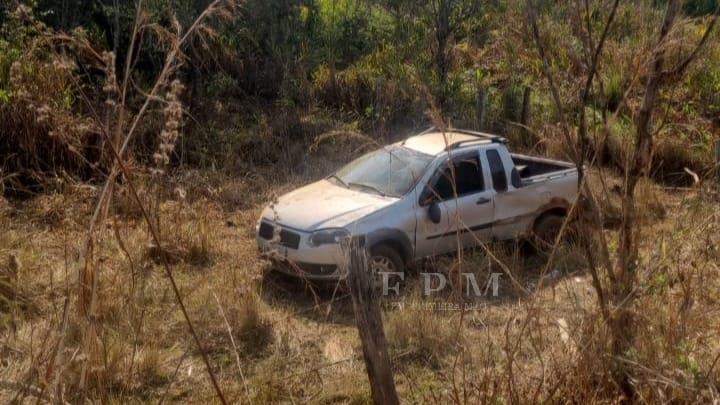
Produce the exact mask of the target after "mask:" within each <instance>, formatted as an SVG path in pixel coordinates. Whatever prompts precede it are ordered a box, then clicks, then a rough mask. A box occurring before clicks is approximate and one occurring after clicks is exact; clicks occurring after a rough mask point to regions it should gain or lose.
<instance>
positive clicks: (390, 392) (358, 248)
mask: <svg viewBox="0 0 720 405" xmlns="http://www.w3.org/2000/svg"><path fill="white" fill-rule="evenodd" d="M340 247H341V249H342V251H343V255H344V259H345V260H344V262H343V264H344V266H345V270H346V271H347V272H348V277H347V283H348V286H349V287H350V296H351V297H352V303H353V311H354V312H355V323H356V325H357V328H358V332H360V341H361V342H362V348H363V357H364V358H365V368H366V370H367V373H368V378H369V379H370V389H371V392H372V398H373V402H374V403H375V404H383V405H385V404H389V405H395V404H399V403H400V401H399V400H398V395H397V391H396V390H395V380H394V378H393V373H392V365H391V363H390V356H389V355H388V350H387V341H386V340H385V331H384V330H383V323H382V317H381V315H380V304H379V302H378V298H377V296H376V294H375V290H374V288H373V286H372V283H371V282H370V277H369V271H368V252H367V248H366V246H365V238H364V237H357V236H354V237H351V238H345V239H343V240H342V241H341V242H340Z"/></svg>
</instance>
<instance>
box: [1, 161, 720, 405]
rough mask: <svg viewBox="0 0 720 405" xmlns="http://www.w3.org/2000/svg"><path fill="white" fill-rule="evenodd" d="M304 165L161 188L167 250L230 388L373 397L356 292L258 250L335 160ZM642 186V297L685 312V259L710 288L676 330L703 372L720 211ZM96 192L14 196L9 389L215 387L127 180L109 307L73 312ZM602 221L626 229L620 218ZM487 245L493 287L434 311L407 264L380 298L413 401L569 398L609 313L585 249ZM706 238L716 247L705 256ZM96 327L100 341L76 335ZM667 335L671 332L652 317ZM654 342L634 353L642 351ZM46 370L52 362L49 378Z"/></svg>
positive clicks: (119, 202) (477, 268) (164, 393)
mask: <svg viewBox="0 0 720 405" xmlns="http://www.w3.org/2000/svg"><path fill="white" fill-rule="evenodd" d="M309 172H310V174H303V175H302V176H293V175H286V176H284V177H282V178H280V177H277V178H272V176H271V175H269V176H268V177H260V176H251V175H247V176H242V177H238V178H230V177H226V176H224V175H219V174H216V173H205V172H203V173H197V172H192V173H187V174H185V175H183V176H182V177H179V178H176V179H174V180H173V182H172V184H168V185H167V186H166V187H164V190H165V191H164V192H165V194H164V196H165V197H163V201H162V203H161V204H160V206H159V209H158V210H156V212H160V215H159V218H160V223H161V229H162V238H163V240H164V241H166V243H167V244H168V246H169V247H168V249H167V252H165V253H164V254H167V255H168V257H169V258H170V259H171V262H172V263H173V266H172V269H173V272H174V274H175V277H176V279H177V281H178V284H179V288H180V292H181V295H182V297H183V299H184V301H185V304H186V306H187V308H188V311H189V315H190V318H191V319H192V321H193V323H194V325H195V327H196V329H197V330H198V332H199V335H200V339H201V341H202V343H203V345H204V346H205V349H206V350H207V351H208V353H209V354H210V361H211V363H212V366H213V370H214V372H215V373H216V375H217V377H218V379H219V382H220V386H221V388H222V389H223V391H224V392H225V395H226V396H227V398H228V400H230V401H231V402H234V403H248V402H252V403H265V402H272V401H282V402H288V403H290V402H292V403H297V402H312V403H368V402H370V397H369V387H368V383H367V376H366V374H365V369H364V363H363V361H362V352H361V349H360V345H359V340H358V334H357V330H356V329H355V326H354V321H353V314H352V306H351V302H350V300H349V297H348V295H347V293H346V292H345V291H344V290H343V289H342V288H341V289H338V290H334V289H333V288H317V287H310V286H307V285H305V284H303V283H301V282H298V281H296V280H292V279H288V278H286V277H281V276H277V275H275V274H273V273H268V272H267V269H268V268H267V265H266V263H264V262H263V261H261V260H260V259H259V258H258V256H257V253H256V245H255V240H254V238H255V224H256V221H257V218H258V215H259V212H260V209H261V208H262V206H263V205H264V204H265V203H267V202H268V201H270V200H271V199H272V196H273V195H277V194H279V193H282V192H285V191H287V190H289V189H292V188H293V187H295V186H298V185H300V184H303V183H306V182H308V181H310V179H312V178H317V177H318V176H319V174H320V173H322V172H323V169H322V168H317V169H315V170H314V171H313V170H310V171H309ZM269 184H280V185H279V186H278V185H276V186H269ZM597 187H600V186H597ZM143 190H145V191H144V194H143V195H144V196H145V197H147V198H150V196H152V193H151V192H150V191H149V190H150V188H149V187H148V188H144V189H143ZM643 190H645V191H644V193H646V194H645V196H644V197H643V201H644V204H645V205H646V207H645V209H644V212H645V215H644V217H646V227H645V231H644V234H643V235H644V240H645V241H646V242H645V244H644V245H645V246H644V248H643V257H644V260H646V261H648V262H652V263H660V264H661V265H662V266H665V268H664V270H663V268H652V269H651V270H649V272H650V273H648V275H646V277H645V278H644V279H646V280H648V281H646V282H644V285H645V287H644V288H646V291H650V293H648V294H655V295H656V296H653V297H652V300H649V301H647V302H646V301H643V302H645V304H643V305H648V309H649V310H653V311H656V312H655V315H657V319H655V320H653V321H652V322H653V323H657V324H658V325H659V327H660V328H662V325H663V324H666V323H665V321H667V320H668V319H670V321H672V319H674V318H673V317H674V316H675V315H673V314H675V312H673V311H674V305H675V302H682V300H673V299H672V298H671V297H674V296H676V295H677V294H682V291H683V290H682V289H678V288H674V287H673V286H676V285H684V284H683V282H682V280H679V279H678V273H677V272H676V269H679V268H681V267H683V266H684V268H686V269H688V270H687V271H686V272H685V273H683V274H686V276H687V277H691V278H693V280H696V282H697V283H699V284H702V285H703V288H704V292H702V293H700V294H697V295H695V296H694V298H693V300H694V306H693V309H692V310H691V313H690V312H688V313H686V318H685V319H686V321H687V325H686V327H687V328H694V327H697V333H696V334H695V335H693V338H692V340H688V341H684V342H681V343H682V344H683V345H684V346H683V347H684V348H683V349H682V351H681V352H678V355H682V356H686V357H687V363H688V366H687V368H688V369H687V370H680V372H684V373H692V372H693V371H692V370H693V368H701V365H704V364H705V363H709V362H711V361H712V356H711V354H712V353H716V352H717V346H718V339H717V332H718V322H717V319H719V318H718V316H717V315H718V313H717V309H718V306H717V304H716V303H715V302H714V300H715V299H716V298H715V297H717V292H718V289H717V282H716V280H715V278H716V277H712V278H711V277H710V276H709V275H711V274H715V275H716V274H717V270H718V268H717V262H715V263H713V262H712V261H711V260H710V258H711V257H717V255H718V254H719V253H718V252H716V250H717V238H718V234H717V232H714V231H713V230H717V229H718V228H719V227H718V223H720V210H719V209H718V205H717V203H716V202H715V201H713V200H711V199H708V198H706V197H703V196H701V195H699V194H697V193H696V192H693V191H689V192H688V191H668V190H665V189H663V188H662V187H660V186H659V185H656V184H652V183H648V184H645V185H644V186H643ZM97 192H98V190H97V189H95V188H93V187H90V186H77V187H68V188H67V189H66V190H65V191H64V192H62V193H58V194H52V195H42V196H38V197H36V198H34V199H31V200H26V201H16V202H7V201H2V205H1V206H0V228H1V229H2V233H0V259H1V260H2V263H3V264H2V266H3V267H2V269H3V273H2V274H3V277H4V278H3V281H4V284H3V287H2V288H3V290H2V297H3V300H2V304H1V305H0V314H1V316H2V318H1V319H2V341H1V342H0V345H1V346H0V351H1V352H2V356H1V357H2V362H1V364H0V381H2V385H0V397H2V398H5V399H8V400H9V399H22V398H26V399H32V398H33V397H42V392H43V391H44V390H60V391H61V392H65V397H67V398H68V400H69V401H70V402H72V398H73V392H75V390H76V388H75V387H76V384H77V381H78V379H79V375H80V374H81V373H82V370H83V369H85V370H86V372H87V373H88V375H89V377H88V380H87V381H88V382H86V387H85V389H87V390H97V391H103V392H106V393H107V392H109V393H110V395H109V397H110V398H112V399H114V400H115V401H117V402H120V403H122V402H157V401H159V400H163V401H182V402H193V403H198V402H207V401H214V392H213V390H212V387H211V385H210V382H209V380H208V377H207V374H206V371H205V368H204V364H203V363H202V361H201V357H200V355H199V352H198V349H197V348H196V346H195V344H194V343H193V341H192V339H191V337H190V335H189V333H188V330H187V327H186V324H185V322H184V320H183V318H182V316H181V314H180V311H179V309H178V305H177V302H176V301H175V299H174V296H173V295H172V292H171V289H170V285H169V282H168V279H167V277H166V276H165V275H164V273H163V271H162V268H161V266H160V265H159V264H158V263H159V261H158V258H157V257H156V256H157V254H158V252H156V251H154V250H153V248H152V247H151V246H150V238H149V236H148V233H147V230H146V226H145V225H144V223H143V221H142V220H141V217H140V215H139V213H138V211H137V209H135V208H133V205H132V203H131V201H130V200H129V199H124V198H123V194H122V193H120V194H119V197H118V198H117V199H116V201H115V204H114V207H115V214H114V215H112V216H111V220H109V221H108V222H107V223H106V224H105V229H104V230H103V233H102V235H103V236H102V238H101V243H100V244H99V245H98V246H95V248H94V252H95V255H96V260H98V261H99V263H100V264H99V268H100V270H101V271H100V275H99V279H98V296H97V314H96V316H95V317H94V318H92V319H90V320H84V319H81V318H80V316H79V315H78V313H77V310H76V309H73V308H74V302H75V301H76V300H77V281H78V272H79V269H81V268H82V266H83V263H84V259H83V252H84V251H85V242H86V238H87V236H86V233H87V224H88V221H89V217H90V215H91V213H92V209H93V208H94V201H95V196H96V195H97ZM606 210H607V212H608V213H611V212H612V210H613V206H612V201H610V200H608V201H606ZM608 215H610V214H608ZM610 216H611V215H610ZM700 226H703V227H705V228H703V229H699V230H698V229H697V228H699V227H700ZM606 232H607V236H608V238H610V239H612V238H614V237H615V236H614V235H615V231H613V230H612V229H608V230H607V231H606ZM703 238H704V239H703ZM679 240H682V241H683V244H682V245H679V244H677V243H678V241H679ZM611 246H612V244H611ZM713 246H714V247H713ZM490 249H491V252H492V253H493V255H494V256H496V257H497V258H498V259H499V260H500V261H501V262H502V263H504V264H505V265H506V266H507V268H506V270H503V269H502V268H501V266H499V265H497V264H496V263H494V262H493V261H492V260H490V259H489V258H488V256H487V255H486V254H485V253H484V252H482V251H478V252H468V253H467V254H466V255H465V257H464V260H463V264H462V266H464V267H463V269H464V271H472V272H475V273H477V274H478V275H479V278H478V279H479V280H485V279H487V276H489V274H490V273H491V272H501V273H503V275H502V276H501V278H500V291H499V295H498V297H485V298H478V299H476V300H474V301H472V302H470V303H469V304H471V305H470V306H471V308H470V309H469V310H464V311H463V310H458V309H457V308H450V309H447V308H439V307H438V304H437V303H448V302H450V303H452V302H453V299H452V297H451V296H450V295H451V293H447V292H446V293H443V294H441V295H435V296H431V297H423V296H422V294H421V293H420V286H419V282H420V277H419V276H418V275H411V276H410V277H409V278H408V282H407V283H406V284H405V285H404V286H403V291H402V294H401V296H400V297H399V298H397V299H393V300H388V301H386V302H384V303H383V307H384V318H385V330H386V334H387V336H388V341H389V344H390V349H391V356H392V358H393V363H394V367H395V378H396V384H397V387H398V391H399V393H400V395H401V397H402V398H404V399H405V400H406V401H407V402H412V403H415V402H437V401H443V402H444V401H453V402H475V401H483V400H485V401H489V400H491V399H493V398H495V399H498V398H499V399H500V400H506V401H507V400H515V399H517V400H533V399H536V400H537V399H538V398H555V399H556V400H559V399H561V398H563V397H564V395H567V392H568V390H569V389H566V388H561V387H564V386H565V385H566V384H568V381H570V380H571V379H572V378H571V376H572V374H573V373H575V372H577V369H576V368H574V367H576V366H575V365H576V364H579V363H580V364H582V361H580V360H579V359H582V358H583V356H588V353H589V352H588V350H587V347H585V346H584V345H585V344H586V343H584V342H585V339H584V336H585V334H586V333H588V331H593V330H594V331H595V332H594V333H598V332H597V328H591V326H592V324H593V322H594V321H593V319H595V320H596V321H597V319H596V318H597V317H594V315H593V314H594V313H595V312H596V308H595V296H594V291H593V289H592V285H591V278H590V276H589V275H588V274H587V273H586V271H585V258H584V255H583V254H582V252H581V251H579V250H578V249H575V248H573V247H572V246H564V247H563V248H561V250H560V252H559V254H558V260H557V262H556V263H555V264H554V265H553V266H552V267H551V268H548V269H547V273H546V274H547V277H545V278H544V279H543V280H542V282H541V281H540V279H539V274H540V272H541V271H542V269H543V268H544V266H545V263H544V260H543V259H542V258H541V257H538V256H536V255H533V254H529V253H527V252H524V251H523V250H522V249H517V248H515V247H514V246H513V244H495V245H491V246H490ZM698 249H706V250H707V249H710V251H711V252H710V253H709V254H708V256H702V255H700V254H699V253H697V250H698ZM712 249H715V252H714V253H713V251H712ZM6 261H7V265H6V264H5V262H6ZM435 266H436V267H437V268H439V269H441V270H445V271H452V269H453V268H455V266H458V264H457V262H456V261H454V260H453V259H452V258H444V259H440V260H438V261H437V262H436V263H435ZM653 272H654V273H653ZM513 279H514V280H515V281H516V282H514V281H512V280H513ZM693 288H696V287H693ZM653 289H654V290H653ZM523 290H526V291H527V293H526V292H523ZM665 304H667V305H665ZM432 305H435V307H432ZM653 305H654V306H653ZM664 305H665V306H664ZM658 308H660V309H658ZM658 311H659V312H658ZM663 311H666V312H667V313H665V312H663ZM697 322H702V323H703V325H702V328H700V327H698V324H697ZM666 325H667V324H666ZM88 328H89V329H88ZM88 330H91V333H90V335H91V336H92V337H93V338H92V339H90V343H87V341H84V340H83V339H82V336H87V335H88ZM663 333H670V332H667V331H663V330H662V329H659V330H658V334H659V335H662V334H663ZM53 342H59V343H57V344H53ZM85 345H87V346H85ZM81 347H89V348H90V349H88V350H96V351H98V352H99V353H101V356H97V358H100V359H102V361H101V362H97V363H91V364H90V363H89V362H88V360H87V358H86V357H85V356H83V355H82V354H80V353H81V350H80V348H81ZM648 347H650V346H648ZM646 355H647V356H649V355H650V354H648V353H639V354H638V356H637V358H638V361H639V362H640V361H642V360H643V359H644V357H643V356H646ZM56 364H57V365H59V364H62V365H63V367H64V369H62V370H60V372H59V373H58V372H56V371H55V370H52V368H53V367H54V365H56ZM586 364H587V365H588V367H590V366H591V364H592V363H591V362H588V363H586ZM702 368H703V369H707V367H702ZM50 370H52V371H53V373H50ZM586 371H587V372H588V374H589V375H592V370H586ZM46 375H52V376H54V377H53V378H52V379H50V380H47V379H45V378H44V376H46ZM657 378H664V377H663V376H658V377H657ZM558 396H560V397H558ZM33 400H34V399H33Z"/></svg>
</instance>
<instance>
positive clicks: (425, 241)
mask: <svg viewBox="0 0 720 405" xmlns="http://www.w3.org/2000/svg"><path fill="white" fill-rule="evenodd" d="M450 161H452V167H451V166H450ZM485 183H486V181H485V178H484V176H483V170H482V167H481V165H480V160H479V157H478V151H474V152H471V153H463V154H458V155H455V156H452V159H450V160H448V161H446V162H444V163H442V164H440V165H439V166H438V168H437V169H436V172H435V174H434V175H433V176H432V177H431V178H430V181H428V183H427V185H426V187H425V189H424V190H423V192H422V193H421V197H420V201H419V209H418V215H417V223H418V225H417V226H418V228H417V241H416V246H417V255H418V256H420V257H424V256H434V255H438V254H443V253H448V252H453V251H455V250H457V249H458V247H459V246H460V245H461V246H462V247H464V248H467V247H472V246H477V244H478V242H485V241H487V240H489V239H490V238H491V237H492V227H491V222H492V218H493V212H494V203H493V197H494V192H493V191H492V189H490V190H486V187H485ZM433 204H434V205H436V207H434V208H433V209H436V210H438V211H439V213H440V221H438V222H437V223H435V222H433V221H432V219H431V215H430V214H429V211H430V208H431V206H432V205H433Z"/></svg>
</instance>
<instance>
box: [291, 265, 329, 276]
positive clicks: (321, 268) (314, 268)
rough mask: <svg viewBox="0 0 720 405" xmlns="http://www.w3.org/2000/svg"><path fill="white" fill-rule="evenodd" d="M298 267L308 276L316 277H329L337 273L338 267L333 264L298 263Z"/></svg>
mask: <svg viewBox="0 0 720 405" xmlns="http://www.w3.org/2000/svg"><path fill="white" fill-rule="evenodd" d="M297 265H298V267H300V269H301V270H302V271H304V272H305V273H307V274H312V275H314V276H327V275H330V274H333V273H335V270H336V269H337V266H335V265H332V264H313V263H302V262H300V263H297Z"/></svg>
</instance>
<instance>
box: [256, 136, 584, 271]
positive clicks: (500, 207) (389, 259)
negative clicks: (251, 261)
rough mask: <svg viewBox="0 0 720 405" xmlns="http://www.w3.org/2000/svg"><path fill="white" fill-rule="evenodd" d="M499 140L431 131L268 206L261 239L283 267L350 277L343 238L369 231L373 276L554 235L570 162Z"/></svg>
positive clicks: (571, 194) (572, 183)
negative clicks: (464, 251) (486, 246)
mask: <svg viewBox="0 0 720 405" xmlns="http://www.w3.org/2000/svg"><path fill="white" fill-rule="evenodd" d="M506 143H507V142H506V140H505V138H502V137H500V136H496V135H490V134H485V133H479V132H472V131H466V130H458V129H453V130H448V131H445V132H438V131H436V130H432V129H431V130H428V131H425V132H423V133H421V134H418V135H415V136H412V137H409V138H407V139H405V140H404V141H402V142H398V143H394V144H392V145H388V146H386V147H383V148H381V149H378V150H376V151H374V152H370V153H368V154H366V155H364V156H362V157H360V158H358V159H356V160H354V161H352V162H351V163H349V164H347V165H346V166H344V167H342V168H341V169H339V170H338V171H336V172H335V173H333V174H331V175H330V176H328V177H327V178H325V179H323V180H320V181H317V182H315V183H312V184H309V185H307V186H304V187H301V188H299V189H297V190H295V191H292V192H290V193H288V194H285V195H283V196H281V197H280V198H278V199H277V200H276V201H275V202H273V203H271V204H270V205H269V206H268V207H266V208H265V209H264V210H263V212H262V215H261V218H260V220H259V221H258V223H257V243H258V247H259V250H260V252H261V254H262V256H263V257H266V258H269V259H271V260H272V261H273V262H274V263H275V264H276V266H274V267H275V268H276V269H277V270H280V271H282V272H285V273H288V274H291V275H295V276H299V277H303V278H307V279H311V280H338V279H342V278H344V277H345V274H343V272H342V270H341V268H340V266H339V264H340V263H341V260H342V252H341V250H340V246H339V241H340V239H341V238H343V237H346V236H349V235H364V236H365V240H366V244H367V246H368V247H369V248H370V256H371V270H372V271H373V272H377V271H389V272H402V271H404V270H405V268H407V267H408V266H412V265H413V264H414V263H416V262H417V261H419V260H422V259H424V258H427V257H430V256H434V255H439V254H444V253H449V252H453V251H456V250H457V249H458V246H459V244H460V243H461V244H462V246H463V247H464V248H471V247H474V246H477V245H478V244H479V243H481V242H482V243H485V242H489V241H492V240H503V239H511V238H518V237H528V236H532V237H535V238H538V239H540V240H544V241H550V240H554V237H555V235H556V234H557V232H558V231H559V228H560V226H561V224H562V222H563V220H564V217H565V216H566V215H567V213H568V211H569V207H570V205H571V204H572V203H573V202H574V200H575V198H576V197H577V179H578V177H577V176H578V173H577V170H576V169H575V167H574V165H573V164H571V163H567V162H561V161H555V160H549V159H543V158H536V157H530V156H523V155H517V154H511V153H510V152H508V149H507V147H506Z"/></svg>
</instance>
